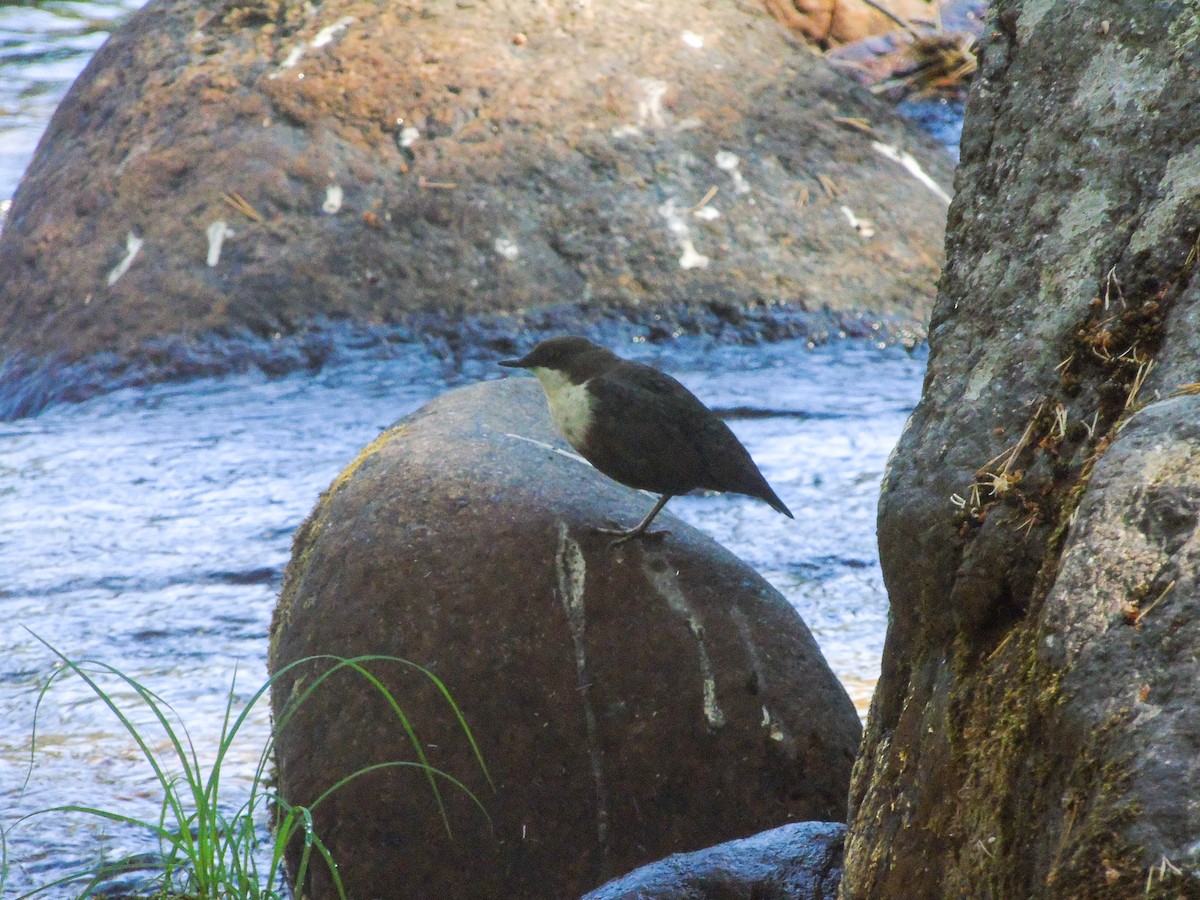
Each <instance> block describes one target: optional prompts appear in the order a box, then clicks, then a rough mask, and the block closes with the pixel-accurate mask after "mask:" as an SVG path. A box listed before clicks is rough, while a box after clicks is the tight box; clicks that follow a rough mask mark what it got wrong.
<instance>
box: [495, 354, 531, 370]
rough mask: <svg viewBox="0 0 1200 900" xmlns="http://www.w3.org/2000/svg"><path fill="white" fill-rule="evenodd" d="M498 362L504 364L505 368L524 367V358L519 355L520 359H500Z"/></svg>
mask: <svg viewBox="0 0 1200 900" xmlns="http://www.w3.org/2000/svg"><path fill="white" fill-rule="evenodd" d="M499 364H500V365H502V366H504V368H506V369H524V368H525V358H524V357H521V358H520V359H502V360H500V363H499Z"/></svg>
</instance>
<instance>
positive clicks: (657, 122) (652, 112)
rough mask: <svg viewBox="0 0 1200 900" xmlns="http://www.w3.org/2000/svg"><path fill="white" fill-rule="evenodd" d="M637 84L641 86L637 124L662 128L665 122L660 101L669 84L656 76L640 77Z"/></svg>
mask: <svg viewBox="0 0 1200 900" xmlns="http://www.w3.org/2000/svg"><path fill="white" fill-rule="evenodd" d="M639 84H641V86H642V99H641V100H639V101H638V124H639V125H642V126H645V125H651V126H653V127H655V128H662V127H663V125H665V124H666V114H665V113H664V112H663V106H662V101H663V97H665V96H666V95H667V88H668V87H669V85H668V84H667V83H666V82H665V81H659V80H658V79H657V78H642V79H640V81H639Z"/></svg>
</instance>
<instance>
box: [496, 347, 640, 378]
mask: <svg viewBox="0 0 1200 900" xmlns="http://www.w3.org/2000/svg"><path fill="white" fill-rule="evenodd" d="M619 361H620V360H619V359H618V358H617V357H616V356H614V355H613V354H612V353H610V352H609V351H607V350H605V349H604V348H603V347H601V346H600V345H599V344H593V343H592V342H591V341H589V340H588V339H587V338H582V337H573V336H567V337H556V338H550V339H549V340H546V341H542V342H541V343H540V344H538V345H537V346H536V347H534V348H533V349H532V350H530V351H529V352H528V353H526V354H525V355H524V356H522V357H521V358H520V359H502V360H500V365H502V366H505V367H507V368H510V369H529V370H530V371H531V372H533V374H535V375H537V376H538V378H539V379H542V380H543V381H544V380H545V379H544V374H543V373H548V372H554V373H556V374H557V375H559V376H561V377H563V378H565V379H566V380H568V381H570V382H571V383H573V384H582V383H583V382H585V381H587V380H588V379H589V378H591V377H592V376H594V375H597V374H599V373H601V372H603V371H604V370H606V369H607V368H609V367H610V366H612V365H613V364H615V363H617V362H619Z"/></svg>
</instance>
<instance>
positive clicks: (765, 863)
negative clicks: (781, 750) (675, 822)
mask: <svg viewBox="0 0 1200 900" xmlns="http://www.w3.org/2000/svg"><path fill="white" fill-rule="evenodd" d="M845 836H846V826H844V825H840V824H837V823H833V822H798V823H796V824H794V825H784V826H783V827H781V828H773V829H772V830H770V831H764V832H763V833H762V834H756V835H754V836H753V837H748V838H743V839H742V840H739V841H730V842H729V843H727V844H719V845H718V846H716V847H708V848H707V849H705V850H697V851H696V852H695V853H679V854H676V855H675V856H670V857H668V858H667V859H664V860H660V861H659V862H656V863H651V864H650V865H648V866H642V868H640V869H637V870H635V871H633V872H630V873H629V874H628V875H625V876H623V877H621V878H617V879H615V880H613V881H610V882H609V883H608V884H606V885H604V886H603V887H600V888H597V889H596V890H594V891H592V892H591V893H589V894H586V895H585V896H584V897H583V900H710V898H713V897H720V898H722V900H834V898H836V897H837V890H838V882H839V881H840V879H841V876H842V842H843V840H844V839H845Z"/></svg>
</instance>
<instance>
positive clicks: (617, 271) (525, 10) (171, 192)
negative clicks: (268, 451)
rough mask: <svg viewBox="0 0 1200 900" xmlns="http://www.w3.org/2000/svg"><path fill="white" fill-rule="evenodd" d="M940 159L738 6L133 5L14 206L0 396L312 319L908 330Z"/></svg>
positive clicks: (36, 392) (25, 396)
mask: <svg viewBox="0 0 1200 900" xmlns="http://www.w3.org/2000/svg"><path fill="white" fill-rule="evenodd" d="M951 171H952V164H951V161H950V158H949V156H948V155H947V154H946V153H944V152H943V151H942V150H940V149H939V148H938V147H936V146H935V145H934V144H933V143H932V141H931V140H930V139H929V138H927V137H925V136H923V135H921V134H919V133H917V132H916V131H915V130H914V129H913V128H912V127H911V126H909V125H907V124H906V123H904V122H903V121H902V120H900V119H898V118H897V117H896V116H895V115H894V114H893V113H891V112H890V111H889V110H888V109H887V108H886V107H885V106H883V105H882V104H880V103H878V102H876V101H875V100H874V99H873V98H871V97H870V96H869V95H868V94H866V93H865V92H863V91H862V90H861V89H860V88H858V87H856V86H855V85H853V84H852V83H851V82H850V81H849V80H848V79H846V78H844V77H842V76H841V75H838V74H837V73H835V72H833V71H832V70H831V69H830V68H829V67H828V66H827V65H826V64H825V63H824V62H823V61H822V60H821V59H819V58H818V57H817V56H816V55H814V54H813V53H811V52H810V51H808V50H806V49H805V48H804V47H803V46H801V45H799V44H798V43H796V42H794V41H792V40H791V39H790V38H789V37H788V36H787V34H786V33H785V32H784V30H783V29H782V28H781V27H780V26H779V25H777V24H776V23H775V22H774V21H773V20H772V19H771V18H770V17H769V16H768V15H767V14H766V13H765V12H763V11H761V10H758V9H755V8H754V7H753V6H752V5H750V4H739V3H703V2H698V0H663V2H659V3H653V4H637V5H630V4H624V3H589V4H582V5H581V4H579V3H576V2H574V0H552V2H546V0H515V2H510V3H504V4H494V3H471V4H464V3H457V2H453V0H434V2H423V3H419V4H418V3H403V2H396V3H366V2H362V0H327V2H323V3H320V4H312V3H309V2H307V0H248V2H237V3H223V4H217V5H212V4H207V3H204V2H202V0H152V2H150V3H149V4H148V5H147V6H146V7H145V8H144V9H142V10H141V11H140V12H138V13H136V14H135V15H133V16H132V17H131V18H130V19H129V21H128V22H127V23H126V24H125V25H124V26H123V27H122V28H121V29H120V30H119V31H118V32H117V33H115V34H114V35H113V36H112V37H111V38H110V40H109V41H108V43H107V44H106V45H105V46H104V47H103V48H102V49H101V50H100V51H99V52H98V53H97V54H96V56H95V58H94V59H93V60H92V62H91V64H90V65H89V66H88V68H87V69H86V71H85V72H84V73H83V74H82V75H81V76H80V78H79V80H78V81H77V82H76V84H75V85H74V86H73V87H72V89H71V91H70V92H69V94H68V95H67V97H66V98H65V99H64V101H63V103H62V105H61V106H60V108H59V110H58V111H57V113H56V114H55V116H54V119H53V121H52V122H51V124H50V127H49V129H48V130H47V133H46V135H45V137H44V139H43V141H42V144H41V146H40V147H39V150H38V153H37V155H36V157H35V159H34V160H33V162H32V164H31V165H30V167H29V171H28V173H27V174H26V176H25V179H24V182H23V183H22V185H21V186H20V188H19V190H18V192H17V194H16V197H15V198H14V201H13V207H12V211H11V213H10V215H9V217H8V221H7V224H6V226H5V228H4V232H3V235H2V236H0V272H3V276H4V277H3V278H0V335H2V338H0V388H2V389H3V392H2V393H0V398H3V397H4V396H8V397H9V400H8V401H7V407H8V408H7V409H6V408H5V405H0V412H5V411H7V412H8V413H9V414H10V415H11V414H13V413H14V412H16V413H20V412H25V411H28V410H30V409H35V408H36V407H37V406H38V405H39V404H41V403H45V402H47V401H48V400H54V399H58V398H62V397H73V396H78V395H80V394H86V393H88V392H89V391H91V390H95V389H96V388H97V384H95V383H93V382H96V381H99V382H101V383H102V382H103V381H104V379H108V380H109V381H110V382H113V383H119V384H128V383H133V382H136V381H137V380H139V379H154V378H162V377H179V376H182V375H194V374H196V373H199V372H212V371H220V370H222V369H229V368H237V367H239V366H244V365H248V364H251V363H257V364H258V365H261V366H264V367H266V368H280V367H288V366H293V367H294V366H303V365H311V364H316V363H319V362H320V361H321V360H322V359H323V358H324V357H325V356H326V355H327V354H328V353H329V348H328V347H326V346H323V345H322V344H321V343H320V342H317V341H309V342H307V343H306V342H300V345H299V346H297V344H296V341H295V340H294V339H293V340H289V336H295V335H302V334H304V333H305V331H306V329H308V328H310V327H311V326H313V325H314V323H316V324H320V323H322V322H326V321H328V320H330V319H350V320H352V321H354V322H358V323H374V324H378V323H396V322H401V323H405V322H409V321H413V320H419V321H420V322H423V323H425V324H426V325H427V326H429V327H434V326H433V325H430V324H429V323H430V322H433V323H434V325H436V323H437V322H442V321H450V322H457V321H460V320H461V319H462V318H464V317H470V316H475V315H509V314H512V315H515V314H520V313H522V312H523V311H527V310H536V309H547V308H556V307H563V306H569V307H570V308H571V310H572V315H577V314H578V313H579V311H580V310H583V311H584V312H585V313H586V312H588V311H590V312H591V313H592V314H596V313H597V311H600V312H603V311H605V310H612V309H613V308H617V309H619V310H622V311H636V312H637V314H639V315H648V314H646V313H645V312H644V309H645V307H647V306H652V307H658V308H662V309H671V308H675V307H679V306H683V307H689V306H692V305H696V304H698V305H702V306H704V305H709V304H712V305H715V308H716V309H717V310H718V312H719V314H720V315H721V316H723V317H724V319H725V320H726V321H727V322H728V321H733V322H734V324H736V317H737V314H738V312H739V311H740V310H744V309H745V308H747V307H756V308H767V309H771V308H774V307H776V306H779V305H783V306H785V307H787V308H788V309H792V310H799V311H801V312H803V311H808V312H809V313H811V314H812V316H813V317H814V322H818V323H823V324H819V327H821V328H824V329H825V330H831V329H835V328H836V327H837V323H838V322H840V321H841V320H840V319H839V318H838V317H837V316H836V315H835V316H833V317H832V318H830V317H829V316H828V315H827V314H826V310H827V309H828V310H831V311H833V313H835V314H836V313H843V312H844V313H848V314H854V315H861V316H867V317H874V321H878V320H879V319H881V318H883V319H887V318H888V317H891V318H896V319H901V320H903V321H904V322H908V323H911V324H913V325H915V326H917V327H919V326H920V324H921V323H923V322H924V321H925V319H926V317H927V313H928V309H929V305H930V303H931V301H932V297H933V285H934V282H935V280H936V277H937V274H938V272H939V267H940V261H941V242H942V226H943V222H944V219H945V211H946V202H947V196H946V190H947V188H948V185H949V182H950V177H951ZM430 315H433V317H434V318H433V319H432V320H430V319H428V318H427V317H428V316H430ZM817 327H818V325H814V329H815V328H817ZM214 336H215V337H216V338H217V339H216V340H214ZM105 354H108V355H105ZM81 360H87V361H88V366H87V367H85V368H84V369H83V370H79V369H75V368H72V365H73V364H76V363H79V362H80V361H81ZM18 394H19V401H20V402H16V399H15V398H16V396H17V395H18Z"/></svg>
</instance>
